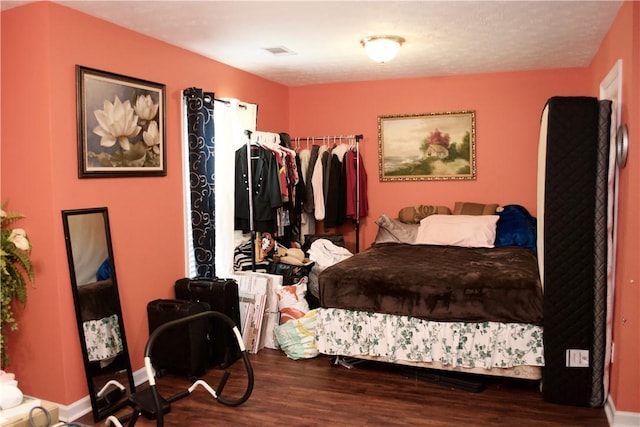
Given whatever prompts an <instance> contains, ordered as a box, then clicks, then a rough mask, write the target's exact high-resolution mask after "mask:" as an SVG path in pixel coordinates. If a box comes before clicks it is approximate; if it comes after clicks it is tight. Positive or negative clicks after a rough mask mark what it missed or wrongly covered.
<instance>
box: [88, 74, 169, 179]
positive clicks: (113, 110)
mask: <svg viewBox="0 0 640 427" xmlns="http://www.w3.org/2000/svg"><path fill="white" fill-rule="evenodd" d="M76 94H77V124H78V177H79V178H108V177H138V176H166V175H167V158H166V136H165V135H166V133H165V103H166V101H165V100H166V88H165V85H164V84H161V83H155V82H151V81H148V80H142V79H137V78H133V77H128V76H124V75H121V74H115V73H110V72H107V71H101V70H96V69H93V68H88V67H83V66H80V65H76Z"/></svg>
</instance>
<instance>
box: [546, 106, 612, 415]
mask: <svg viewBox="0 0 640 427" xmlns="http://www.w3.org/2000/svg"><path fill="white" fill-rule="evenodd" d="M610 111H611V110H610V103H608V101H606V102H605V103H604V104H602V103H599V102H598V100H597V99H596V98H588V97H554V98H551V99H550V100H549V101H548V102H547V105H546V106H545V110H544V112H543V120H542V123H541V139H544V140H543V141H542V144H541V149H544V151H543V152H541V157H542V158H543V162H541V165H543V169H541V170H540V171H539V173H540V179H539V185H541V186H542V188H543V190H542V191H541V192H540V194H539V197H541V199H540V200H539V202H542V203H543V204H544V207H543V210H542V211H540V212H539V213H538V218H539V220H540V222H539V224H538V229H539V230H540V231H541V236H539V239H538V240H539V244H540V246H539V248H538V252H539V254H540V259H541V260H544V261H543V262H544V265H543V267H541V271H542V282H543V285H544V304H543V307H544V328H545V335H544V345H545V359H546V363H545V368H544V371H543V383H544V387H543V396H544V398H545V399H546V400H548V401H550V402H554V403H561V404H569V405H581V406H600V405H602V404H603V403H604V390H603V366H604V351H605V342H606V340H605V334H606V331H605V325H604V320H605V319H606V282H607V281H606V270H607V269H606V257H607V247H606V245H607V238H606V233H607V216H606V210H607V189H606V183H607V175H608V167H607V164H608V157H609V153H608V145H609V141H608V129H609V118H610ZM601 128H604V132H605V133H606V134H605V135H601V133H602V132H601V130H600V129H601ZM542 136H544V138H542Z"/></svg>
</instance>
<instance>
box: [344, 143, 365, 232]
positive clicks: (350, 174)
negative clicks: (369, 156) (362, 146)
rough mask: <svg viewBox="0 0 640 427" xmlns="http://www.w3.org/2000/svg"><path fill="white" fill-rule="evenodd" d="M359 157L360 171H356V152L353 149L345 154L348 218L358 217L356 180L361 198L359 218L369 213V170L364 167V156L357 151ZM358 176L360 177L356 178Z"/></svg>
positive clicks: (359, 198)
mask: <svg viewBox="0 0 640 427" xmlns="http://www.w3.org/2000/svg"><path fill="white" fill-rule="evenodd" d="M357 156H358V157H357V159H358V168H357V169H358V171H359V172H360V173H359V174H357V173H356V152H355V151H353V150H349V151H347V153H346V154H345V162H346V174H347V218H354V219H356V181H359V182H358V185H357V187H358V189H359V192H358V193H359V194H358V197H357V199H358V200H359V202H360V203H359V209H358V213H357V215H358V216H357V218H358V219H359V218H362V217H363V216H367V214H368V213H369V199H368V198H367V171H366V170H365V168H364V163H363V162H362V156H361V155H360V153H357ZM357 176H358V178H356V177H357Z"/></svg>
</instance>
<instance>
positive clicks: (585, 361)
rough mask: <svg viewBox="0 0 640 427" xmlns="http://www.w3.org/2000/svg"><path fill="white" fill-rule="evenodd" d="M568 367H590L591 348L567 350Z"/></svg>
mask: <svg viewBox="0 0 640 427" xmlns="http://www.w3.org/2000/svg"><path fill="white" fill-rule="evenodd" d="M566 366H567V367H568V368H588V367H589V350H576V349H571V350H567V365H566Z"/></svg>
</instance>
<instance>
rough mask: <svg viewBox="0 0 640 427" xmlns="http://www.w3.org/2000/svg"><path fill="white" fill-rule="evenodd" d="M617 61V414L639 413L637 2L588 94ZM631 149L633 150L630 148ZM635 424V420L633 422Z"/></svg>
mask: <svg viewBox="0 0 640 427" xmlns="http://www.w3.org/2000/svg"><path fill="white" fill-rule="evenodd" d="M618 59H622V61H623V65H622V123H626V124H627V126H628V129H629V139H630V141H631V144H630V146H631V148H630V150H629V159H628V160H627V165H626V167H625V168H624V169H621V170H620V181H619V194H620V200H619V217H618V227H619V230H620V232H619V233H618V253H617V257H618V267H617V269H616V292H615V301H614V302H615V306H614V316H613V341H614V343H615V351H614V358H613V366H612V375H611V387H610V391H611V397H612V399H613V401H614V402H615V408H616V410H617V411H623V412H636V413H640V387H638V384H640V365H639V364H638V361H639V360H640V340H638V337H640V289H639V287H638V286H639V282H640V268H639V264H638V253H640V245H639V242H640V221H638V217H639V216H640V189H639V186H640V151H639V150H638V149H637V143H638V138H639V137H640V3H639V2H625V3H624V4H623V5H622V8H621V9H620V12H619V13H618V16H617V17H616V20H615V22H614V23H613V25H612V26H611V29H610V30H609V33H608V34H607V36H606V38H605V39H604V40H603V42H602V44H601V46H600V49H599V50H598V52H597V54H596V55H595V57H594V59H593V62H592V64H591V67H590V71H591V93H592V94H594V95H595V96H597V94H598V92H599V86H600V82H601V81H602V80H603V79H604V77H605V76H606V75H607V74H608V73H609V71H610V70H611V68H612V67H613V65H614V64H615V62H616V61H617V60H618ZM634 147H635V149H634ZM636 422H637V421H636Z"/></svg>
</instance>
